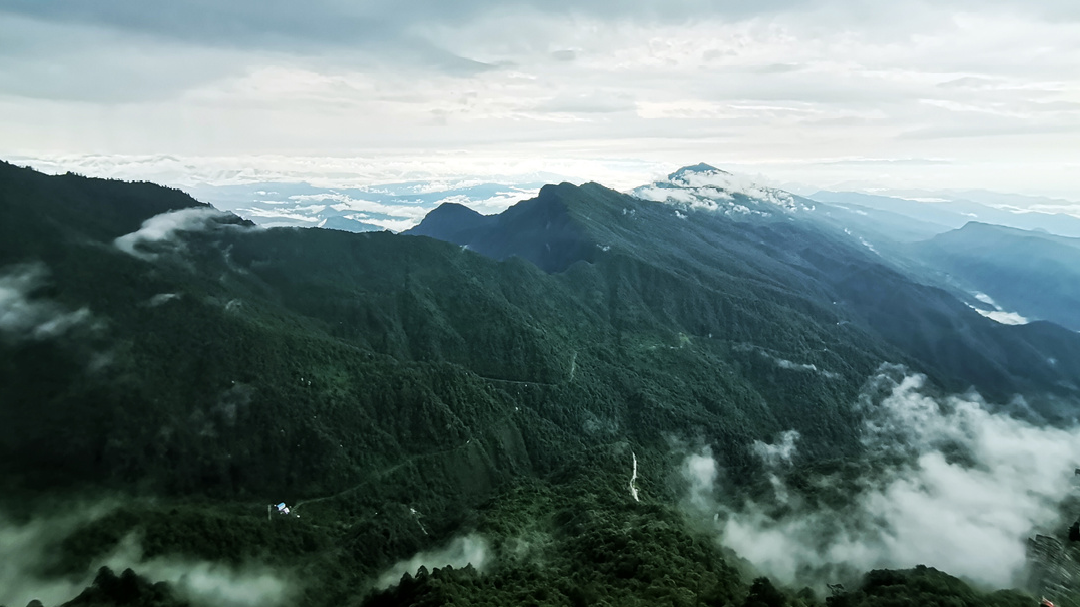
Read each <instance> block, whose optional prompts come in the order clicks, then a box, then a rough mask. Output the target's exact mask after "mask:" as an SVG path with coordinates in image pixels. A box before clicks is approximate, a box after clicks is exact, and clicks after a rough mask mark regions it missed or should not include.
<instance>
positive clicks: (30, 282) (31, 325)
mask: <svg viewBox="0 0 1080 607" xmlns="http://www.w3.org/2000/svg"><path fill="white" fill-rule="evenodd" d="M48 274H49V272H48V269H47V268H46V267H45V265H43V264H40V263H37V264H28V265H20V266H14V267H9V268H7V269H5V270H0V336H4V337H7V338H9V339H13V340H16V341H21V340H43V339H50V338H54V337H59V336H61V335H63V334H65V333H67V332H69V331H71V330H72V329H74V328H75V327H78V326H81V325H86V324H88V323H89V322H91V320H92V315H91V314H90V310H89V309H87V308H79V309H78V310H74V311H72V310H68V309H66V308H64V307H63V306H61V305H60V304H58V303H56V302H54V301H51V300H48V299H44V298H35V297H34V296H33V293H34V292H35V291H36V290H38V289H40V288H41V287H43V286H44V285H45V282H46V279H47V277H48Z"/></svg>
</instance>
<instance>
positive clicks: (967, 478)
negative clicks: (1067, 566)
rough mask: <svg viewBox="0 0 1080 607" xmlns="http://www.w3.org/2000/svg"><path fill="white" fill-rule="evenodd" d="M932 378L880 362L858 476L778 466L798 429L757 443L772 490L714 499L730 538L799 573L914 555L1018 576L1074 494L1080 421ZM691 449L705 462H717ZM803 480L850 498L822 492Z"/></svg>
mask: <svg viewBox="0 0 1080 607" xmlns="http://www.w3.org/2000/svg"><path fill="white" fill-rule="evenodd" d="M925 381H926V379H925V377H923V376H921V375H910V374H906V373H904V372H903V371H902V370H900V369H898V368H883V370H882V371H881V373H880V374H879V375H877V376H875V377H874V378H872V379H871V381H870V382H869V383H868V389H867V393H866V395H865V396H864V397H863V399H862V403H861V406H862V410H863V414H864V415H865V416H866V417H865V423H864V425H863V427H862V441H863V444H864V446H865V448H866V452H867V454H868V455H869V456H870V457H871V460H872V462H873V463H872V464H871V465H868V466H866V467H865V468H862V469H861V470H860V472H859V474H858V476H857V478H840V477H837V476H835V475H833V476H824V477H820V478H810V479H802V482H800V483H798V485H799V486H800V487H801V489H800V490H799V491H796V490H795V489H793V488H792V486H791V485H789V484H787V483H785V482H784V481H783V480H782V477H783V475H784V473H785V471H784V470H782V469H781V468H784V467H785V466H786V464H787V463H788V462H790V461H791V460H792V459H793V458H797V454H796V449H795V440H796V435H794V434H786V435H785V436H784V437H782V439H781V441H779V442H778V443H777V444H775V445H764V444H756V445H755V452H757V453H758V455H759V456H760V457H761V459H762V461H763V463H764V464H765V467H766V469H767V471H768V472H767V473H768V474H769V477H770V484H771V485H772V490H773V495H772V497H771V498H770V499H768V500H762V499H758V500H757V501H747V502H746V503H743V504H735V505H725V506H716V507H715V508H716V509H717V510H718V516H717V526H718V532H719V538H720V541H721V543H723V544H724V545H725V546H728V547H730V548H732V549H733V550H735V552H737V553H738V554H739V555H740V556H742V557H744V558H746V559H748V560H749V561H750V562H752V563H753V564H754V565H755V566H757V567H758V568H759V569H761V570H762V571H764V572H765V573H768V574H769V575H772V576H775V577H777V578H778V579H780V580H783V581H785V582H787V583H792V584H812V585H821V584H823V583H825V582H834V581H838V580H841V579H844V578H846V577H850V576H853V575H855V574H857V573H859V572H865V571H869V570H871V569H875V568H906V567H913V566H915V565H918V564H924V565H928V566H933V567H938V568H941V569H943V570H945V571H948V572H950V573H952V574H954V575H959V576H962V577H965V578H967V579H970V580H972V581H975V582H977V583H979V584H982V585H985V586H987V587H992V588H1004V587H1013V586H1015V585H1018V584H1022V583H1023V582H1024V580H1023V571H1024V566H1025V562H1026V561H1025V559H1026V555H1025V540H1026V539H1027V538H1028V537H1031V536H1032V535H1034V534H1035V533H1037V532H1045V531H1047V530H1049V529H1051V528H1053V527H1055V526H1056V525H1058V524H1059V523H1060V522H1061V521H1060V519H1061V516H1062V515H1061V510H1060V508H1061V504H1062V502H1063V500H1064V499H1065V498H1066V497H1067V496H1068V495H1069V494H1070V493H1071V492H1072V491H1073V487H1072V484H1071V477H1072V473H1073V469H1074V468H1075V467H1076V465H1077V463H1080V427H1072V428H1056V427H1050V426H1038V425H1034V424H1032V423H1030V422H1028V421H1024V420H1020V419H1015V418H1012V417H1010V416H1008V415H1005V414H998V413H993V412H991V407H989V406H988V405H987V403H985V402H983V401H982V399H981V398H979V397H978V396H977V395H970V394H969V395H965V396H949V397H934V396H929V395H927V394H926V391H925V390H924V386H925ZM703 457H704V458H705V459H702V458H703ZM691 460H693V461H692V462H691ZM691 460H688V465H690V464H692V465H691V466H690V467H691V468H696V469H699V470H707V469H708V468H709V463H710V462H711V458H708V457H707V454H705V455H698V456H693V457H692V458H691ZM713 465H715V463H714V464H713ZM787 472H788V473H793V474H798V473H799V472H797V469H795V468H790V469H788V470H787ZM697 478H699V479H700V481H701V482H700V483H699V485H698V486H697V487H696V488H695V489H694V490H693V491H692V492H691V495H692V496H695V495H696V496H698V498H697V499H698V501H699V502H703V503H709V500H712V499H713V498H712V496H713V492H714V491H715V490H716V486H715V483H709V482H708V481H709V478H710V475H708V474H705V475H698V476H697ZM712 478H714V479H715V475H713V476H712ZM807 484H809V486H811V487H813V490H812V491H814V492H818V493H819V494H828V493H831V494H832V495H834V496H836V495H837V494H839V495H840V496H841V499H840V500H831V501H830V500H822V499H815V496H814V495H810V494H808V493H806V486H807Z"/></svg>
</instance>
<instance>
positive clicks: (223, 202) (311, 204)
mask: <svg viewBox="0 0 1080 607" xmlns="http://www.w3.org/2000/svg"><path fill="white" fill-rule="evenodd" d="M536 178H537V176H536V175H526V176H519V177H518V178H517V179H511V178H506V180H505V181H501V182H499V183H492V182H485V181H483V180H480V179H460V180H455V181H445V180H425V181H404V182H400V183H384V184H379V185H374V186H363V187H323V186H316V185H311V184H308V183H281V182H258V183H251V184H244V185H216V186H212V185H206V184H202V185H196V186H189V187H186V188H185V190H184V191H186V192H187V193H189V194H191V195H192V196H194V197H196V198H199V199H200V200H204V201H207V202H209V203H211V204H213V205H214V206H215V208H218V209H221V210H223V211H230V212H233V213H235V214H237V215H239V216H241V217H244V218H245V219H248V220H251V221H253V222H255V223H257V224H259V225H261V226H265V227H287V226H293V227H325V228H331V229H337V230H346V231H350V232H367V231H372V230H392V231H395V232H396V231H401V230H404V229H407V228H410V227H413V226H414V225H415V224H416V223H418V222H419V221H420V219H421V218H422V217H423V216H424V215H425V214H427V213H428V212H429V211H431V210H432V209H434V208H435V207H436V206H438V205H440V204H443V203H454V204H468V205H470V206H474V207H476V208H478V209H482V210H484V211H485V212H498V211H502V210H504V209H505V208H506V207H508V206H510V205H511V204H513V203H515V202H517V201H519V200H521V199H523V198H528V197H530V196H532V195H534V194H535V193H536V192H537V191H538V190H539V189H540V187H541V186H542V185H544V182H542V181H536Z"/></svg>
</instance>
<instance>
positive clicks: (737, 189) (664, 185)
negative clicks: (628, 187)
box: [633, 162, 809, 217]
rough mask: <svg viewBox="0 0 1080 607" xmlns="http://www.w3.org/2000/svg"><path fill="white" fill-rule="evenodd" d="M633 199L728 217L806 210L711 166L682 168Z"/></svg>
mask: <svg viewBox="0 0 1080 607" xmlns="http://www.w3.org/2000/svg"><path fill="white" fill-rule="evenodd" d="M633 194H634V196H636V197H638V198H641V199H644V200H652V201H654V202H663V203H667V204H675V205H679V206H683V207H687V208H694V209H702V210H710V211H718V212H722V213H724V214H726V215H730V216H749V215H759V216H762V217H768V216H770V215H772V214H773V213H776V212H781V213H789V212H793V211H802V210H808V209H809V207H807V206H806V204H804V202H805V201H802V200H800V199H798V198H796V197H794V196H792V195H791V194H789V193H787V192H784V191H783V190H778V189H776V188H770V187H767V186H763V185H759V184H757V183H754V181H752V180H751V179H749V178H747V177H745V176H742V175H735V174H733V173H729V172H727V171H725V170H722V169H718V168H716V167H714V166H712V165H709V164H705V163H703V162H702V163H699V164H695V165H692V166H685V167H683V168H681V169H679V170H677V171H675V172H674V173H671V174H670V175H668V176H667V179H666V180H661V181H657V182H655V183H652V184H650V185H646V186H641V187H638V188H635V189H634V191H633Z"/></svg>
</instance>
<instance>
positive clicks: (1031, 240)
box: [911, 221, 1080, 331]
mask: <svg viewBox="0 0 1080 607" xmlns="http://www.w3.org/2000/svg"><path fill="white" fill-rule="evenodd" d="M911 254H912V256H914V257H916V258H918V259H920V260H921V261H923V262H924V263H925V264H927V265H928V266H930V267H932V268H935V269H936V270H937V271H939V272H941V273H942V274H943V275H944V278H943V280H948V281H951V282H953V283H954V284H957V285H958V286H960V287H961V288H963V289H965V290H966V291H967V292H968V293H971V294H972V295H973V296H977V295H981V297H979V299H982V300H984V301H983V303H986V304H989V305H991V306H994V307H996V308H997V309H998V310H1001V308H1002V307H1004V308H1005V309H1007V310H1010V311H1014V312H1017V313H1019V314H1020V315H1021V316H1024V317H1030V318H1034V319H1043V320H1050V321H1053V322H1056V323H1058V324H1060V325H1062V326H1064V327H1068V328H1070V329H1072V330H1074V331H1080V238H1066V237H1062V236H1054V235H1052V234H1047V233H1044V232H1032V231H1026V230H1019V229H1016V228H1008V227H1004V226H996V225H989V224H985V223H979V222H974V221H973V222H970V223H968V224H966V225H965V226H964V227H962V228H960V229H959V230H953V231H950V232H946V233H944V234H939V235H937V236H935V237H933V238H931V239H929V240H926V241H923V242H918V243H914V244H913V245H911ZM987 299H990V301H985V300H987ZM976 305H978V303H977V302H976Z"/></svg>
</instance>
